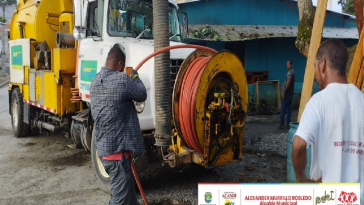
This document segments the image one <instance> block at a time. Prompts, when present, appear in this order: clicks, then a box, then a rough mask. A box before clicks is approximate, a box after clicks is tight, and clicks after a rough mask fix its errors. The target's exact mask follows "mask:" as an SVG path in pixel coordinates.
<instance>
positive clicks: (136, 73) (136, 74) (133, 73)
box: [131, 69, 139, 80]
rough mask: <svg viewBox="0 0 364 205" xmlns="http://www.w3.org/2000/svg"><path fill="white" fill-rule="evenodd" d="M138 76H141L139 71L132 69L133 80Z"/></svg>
mask: <svg viewBox="0 0 364 205" xmlns="http://www.w3.org/2000/svg"><path fill="white" fill-rule="evenodd" d="M138 77H139V74H138V71H136V70H134V69H132V71H131V78H133V80H135V79H136V78H138Z"/></svg>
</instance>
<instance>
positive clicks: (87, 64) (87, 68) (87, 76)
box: [81, 60, 97, 82]
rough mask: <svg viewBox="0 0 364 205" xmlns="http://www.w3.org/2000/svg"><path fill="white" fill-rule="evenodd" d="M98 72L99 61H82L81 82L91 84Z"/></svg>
mask: <svg viewBox="0 0 364 205" xmlns="http://www.w3.org/2000/svg"><path fill="white" fill-rule="evenodd" d="M96 72H97V61H90V60H83V61H81V80H82V81H87V82H91V81H92V79H93V78H94V76H95V75H96Z"/></svg>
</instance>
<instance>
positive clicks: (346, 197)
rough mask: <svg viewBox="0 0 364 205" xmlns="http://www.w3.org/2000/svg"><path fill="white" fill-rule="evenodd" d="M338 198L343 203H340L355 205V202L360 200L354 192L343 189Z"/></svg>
mask: <svg viewBox="0 0 364 205" xmlns="http://www.w3.org/2000/svg"><path fill="white" fill-rule="evenodd" d="M338 200H339V201H340V202H341V203H342V204H340V205H354V202H356V201H357V200H358V197H357V196H356V194H355V193H354V192H350V193H347V192H344V191H342V192H341V194H340V196H339V198H338Z"/></svg>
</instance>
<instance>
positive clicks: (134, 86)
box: [126, 73, 147, 102]
mask: <svg viewBox="0 0 364 205" xmlns="http://www.w3.org/2000/svg"><path fill="white" fill-rule="evenodd" d="M126 87H127V90H126V95H127V98H128V99H129V100H134V101H137V102H144V101H146V100H147V90H146V89H145V86H144V84H143V82H142V81H141V80H140V78H139V76H138V74H137V73H133V78H130V77H127V82H126Z"/></svg>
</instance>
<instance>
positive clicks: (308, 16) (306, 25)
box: [295, 0, 356, 73]
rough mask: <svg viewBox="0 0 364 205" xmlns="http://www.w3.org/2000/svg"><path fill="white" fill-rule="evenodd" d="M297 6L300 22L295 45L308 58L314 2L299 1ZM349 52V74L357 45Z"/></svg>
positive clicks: (310, 0)
mask: <svg viewBox="0 0 364 205" xmlns="http://www.w3.org/2000/svg"><path fill="white" fill-rule="evenodd" d="M297 5H298V13H299V18H300V22H299V24H298V31H297V38H296V42H295V44H296V48H298V50H299V51H300V53H301V54H302V55H304V56H305V57H306V58H307V55H308V48H309V46H310V40H311V34H312V27H313V21H314V17H315V11H314V8H313V4H312V0H297ZM347 50H348V56H349V58H348V62H347V64H346V71H347V73H348V72H349V70H350V67H351V63H352V62H353V58H354V55H355V51H356V45H355V46H353V47H350V48H347Z"/></svg>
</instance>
